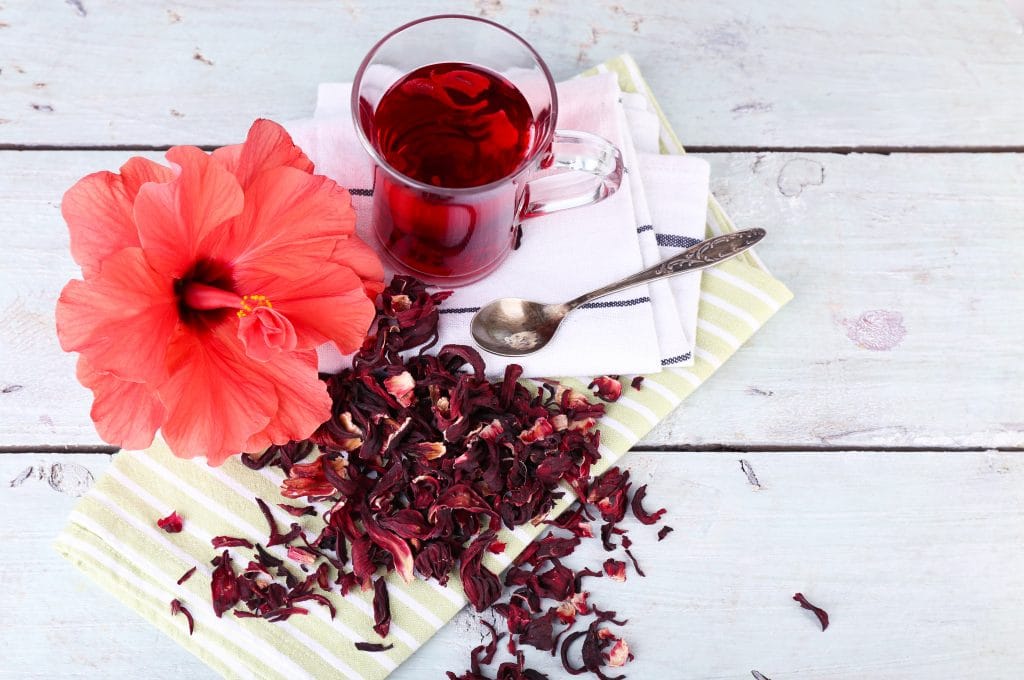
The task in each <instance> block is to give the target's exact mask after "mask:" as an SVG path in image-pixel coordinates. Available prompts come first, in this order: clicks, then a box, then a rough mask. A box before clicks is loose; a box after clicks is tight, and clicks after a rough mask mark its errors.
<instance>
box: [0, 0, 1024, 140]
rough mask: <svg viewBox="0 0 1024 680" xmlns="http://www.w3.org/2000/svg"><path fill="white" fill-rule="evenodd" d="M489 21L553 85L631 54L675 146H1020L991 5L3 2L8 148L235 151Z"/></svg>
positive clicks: (1010, 78)
mask: <svg viewBox="0 0 1024 680" xmlns="http://www.w3.org/2000/svg"><path fill="white" fill-rule="evenodd" d="M442 11H443V12H465V13H469V14H479V15H484V16H489V17H492V18H494V19H496V20H498V21H501V22H503V23H505V24H507V25H508V26H510V27H511V28H513V29H515V30H517V31H519V32H521V33H522V34H523V35H525V36H526V37H527V38H528V39H529V40H531V41H532V42H533V43H535V44H536V46H537V47H538V48H539V50H540V51H541V52H542V53H543V54H544V55H545V57H546V59H547V60H548V61H549V62H550V65H551V67H552V69H553V70H554V72H555V73H556V75H557V76H558V77H560V78H565V77H569V76H571V75H572V74H574V73H576V72H578V71H579V70H580V69H581V67H586V66H590V65H592V64H594V63H596V62H598V61H601V60H603V59H606V58H608V57H611V56H615V55H617V54H619V53H621V52H627V51H628V52H631V53H633V54H634V55H635V56H636V58H637V60H638V62H639V63H640V65H641V67H642V68H643V69H644V71H645V72H646V73H647V75H648V76H649V78H650V80H651V83H652V85H653V87H654V89H655V92H657V93H658V95H659V97H660V98H661V100H662V103H663V104H664V107H665V109H666V111H668V114H669V117H670V119H671V120H672V122H673V123H674V124H675V125H676V129H677V130H678V132H679V134H680V136H681V137H682V139H683V140H684V142H685V143H687V144H689V145H697V146H707V145H712V146H723V145H726V146H730V145H731V146H736V145H739V146H747V147H757V148H770V147H803V148H806V147H809V146H815V147H829V148H834V147H840V146H841V147H846V146H890V147H905V146H992V145H1001V146H1005V145H1014V146H1020V145H1021V144H1022V143H1024V137H1022V134H1021V128H1020V124H1019V121H1020V119H1021V116H1022V114H1024V105H1022V102H1021V97H1020V94H1019V93H1020V92H1022V91H1024V68H1022V66H1024V42H1022V41H1021V39H1020V35H1021V25H1020V24H1019V23H1018V22H1017V21H1015V20H1014V19H1013V18H1012V17H1011V16H1010V14H1009V13H1008V11H1007V8H1006V7H1005V5H1004V4H1003V3H1002V2H1001V1H1000V0H943V1H942V2H935V1H933V0H916V1H914V2H902V1H899V0H867V1H865V2H857V3H822V2H814V1H813V0H803V1H801V2H792V3H787V4H786V6H785V9H780V8H779V7H778V6H777V5H775V4H773V3H765V2H756V1H752V0H729V1H725V2H715V3H707V2H700V1H699V0H688V1H685V2H670V3H666V2H661V1H660V0H629V1H625V0H624V1H621V2H607V3H601V4H595V3H579V2H571V1H570V0H506V1H505V2H502V1H500V0H455V1H453V2H444V3H441V2H437V1H436V0H416V1H414V2H409V1H407V0H401V1H400V0H383V1H379V0H378V1H370V0H346V1H345V2H336V1H334V0H302V1H301V2H300V1H294V2H289V3H287V4H282V3H280V2H277V1H276V0H244V1H243V0H223V1H222V0H218V1H216V2H213V1H209V0H207V1H192V2H186V1H171V2H161V3H154V2H146V3H140V2H128V1H126V0H82V1H81V2H77V1H76V2H49V3H25V2H22V3H5V6H4V7H3V8H0V88H2V91H3V95H4V96H3V97H2V98H0V144H6V145H70V146H74V145H79V146H81V145H165V144H172V143H194V144H210V145H217V144H224V143H228V142H234V141H237V140H239V139H240V138H241V137H242V136H243V134H244V132H245V129H246V128H247V127H248V124H249V122H250V121H251V120H252V119H254V118H256V117H257V116H269V117H272V118H275V119H279V120H286V119H293V118H298V117H305V116H308V115H309V113H310V112H311V110H312V106H313V101H314V96H315V91H316V85H317V83H319V82H321V81H329V80H334V81H337V80H345V79H349V78H351V77H352V75H353V73H354V71H355V68H356V66H357V65H358V63H359V61H360V59H361V58H362V56H363V54H364V53H365V52H366V51H367V50H368V48H369V47H370V46H371V45H372V44H373V43H374V42H375V41H376V39H377V38H379V37H380V36H381V35H383V34H384V33H386V32H387V31H388V30H389V29H391V28H393V27H395V26H397V25H399V24H400V23H402V22H404V21H406V20H409V19H413V18H416V17H419V16H423V15H428V14H432V13H438V12H442Z"/></svg>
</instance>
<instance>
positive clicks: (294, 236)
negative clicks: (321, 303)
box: [214, 168, 356, 294]
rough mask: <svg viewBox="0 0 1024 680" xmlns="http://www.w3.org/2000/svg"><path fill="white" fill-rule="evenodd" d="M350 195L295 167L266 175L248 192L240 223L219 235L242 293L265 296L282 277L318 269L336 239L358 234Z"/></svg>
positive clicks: (218, 249) (219, 245)
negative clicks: (268, 288)
mask: <svg viewBox="0 0 1024 680" xmlns="http://www.w3.org/2000/svg"><path fill="white" fill-rule="evenodd" d="M355 223H356V215H355V211H353V210H352V204H351V200H350V199H349V195H348V192H347V191H345V190H344V189H342V188H341V187H339V186H338V185H337V184H335V183H334V181H332V180H330V179H328V178H326V177H323V176H320V175H310V174H308V173H305V172H302V171H301V170H296V169H295V168H277V169H274V170H269V171H267V172H264V173H263V174H261V175H260V176H259V177H257V178H256V179H255V181H253V183H252V184H251V185H250V186H249V187H248V188H247V189H246V192H245V208H244V210H243V211H242V214H241V215H239V217H238V219H237V220H236V221H235V222H233V223H231V224H230V225H228V228H227V229H225V230H224V231H223V232H222V233H220V234H218V235H217V237H218V239H219V240H218V242H217V245H216V247H215V249H214V250H215V252H219V253H221V254H222V255H225V256H227V257H228V258H229V259H230V261H231V264H232V266H233V267H234V271H235V278H236V280H237V281H239V282H240V285H241V286H242V288H243V289H244V290H242V292H243V293H248V292H255V293H264V294H266V293H265V291H264V290H263V287H265V286H266V285H268V284H269V283H272V282H274V281H275V280H276V279H280V278H285V279H287V278H294V277H295V276H296V275H297V274H305V273H312V272H315V271H317V270H318V269H319V268H320V267H321V266H322V264H323V262H324V260H326V259H327V258H328V257H330V255H331V253H333V252H334V249H335V247H336V241H337V239H338V238H341V237H347V236H349V235H350V234H352V233H353V232H354V231H355Z"/></svg>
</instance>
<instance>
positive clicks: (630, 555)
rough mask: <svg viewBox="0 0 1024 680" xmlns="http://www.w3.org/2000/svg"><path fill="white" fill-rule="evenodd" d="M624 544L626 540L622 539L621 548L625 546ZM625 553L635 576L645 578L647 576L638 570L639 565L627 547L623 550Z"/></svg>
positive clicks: (641, 570)
mask: <svg viewBox="0 0 1024 680" xmlns="http://www.w3.org/2000/svg"><path fill="white" fill-rule="evenodd" d="M625 542H626V539H625V538H624V539H623V543H622V544H623V546H625V545H626V543H625ZM625 552H626V557H628V558H629V561H630V562H632V563H633V568H634V569H636V573H637V574H639V575H640V576H644V577H646V576H647V574H645V573H644V570H643V569H641V568H640V563H639V562H637V559H636V557H635V556H634V555H633V551H632V550H630V549H629V548H628V547H626V548H625Z"/></svg>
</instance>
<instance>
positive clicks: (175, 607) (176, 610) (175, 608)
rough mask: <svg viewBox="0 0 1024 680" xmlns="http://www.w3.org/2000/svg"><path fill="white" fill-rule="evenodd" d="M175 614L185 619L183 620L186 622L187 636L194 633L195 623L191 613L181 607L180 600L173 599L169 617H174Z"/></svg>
mask: <svg viewBox="0 0 1024 680" xmlns="http://www.w3.org/2000/svg"><path fill="white" fill-rule="evenodd" d="M177 614H181V615H182V616H184V617H185V620H186V621H188V634H189V635H191V634H192V633H194V632H195V629H196V622H195V619H193V618H192V612H190V611H189V610H188V609H186V608H185V605H183V604H182V603H181V601H180V600H177V599H174V600H171V616H176V615H177Z"/></svg>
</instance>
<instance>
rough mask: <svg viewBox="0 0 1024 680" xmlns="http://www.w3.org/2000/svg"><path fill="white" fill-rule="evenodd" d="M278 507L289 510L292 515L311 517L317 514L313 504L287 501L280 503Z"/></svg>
mask: <svg viewBox="0 0 1024 680" xmlns="http://www.w3.org/2000/svg"><path fill="white" fill-rule="evenodd" d="M277 507H279V508H281V509H282V510H284V511H285V512H287V513H288V514H289V515H291V516H292V517H310V516H315V515H316V508H314V507H313V506H312V505H305V506H296V505H288V504H287V503H278V504H277Z"/></svg>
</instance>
